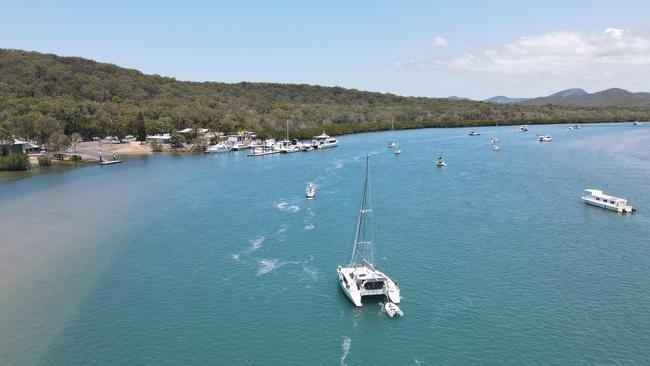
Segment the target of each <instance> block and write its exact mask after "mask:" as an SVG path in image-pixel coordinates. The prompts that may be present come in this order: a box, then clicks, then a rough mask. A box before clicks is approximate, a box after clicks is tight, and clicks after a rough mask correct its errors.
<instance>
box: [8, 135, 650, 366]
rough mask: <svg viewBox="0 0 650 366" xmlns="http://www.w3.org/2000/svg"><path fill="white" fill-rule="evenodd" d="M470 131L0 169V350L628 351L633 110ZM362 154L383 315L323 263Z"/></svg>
mask: <svg viewBox="0 0 650 366" xmlns="http://www.w3.org/2000/svg"><path fill="white" fill-rule="evenodd" d="M481 132H482V133H483V135H482V136H479V137H468V136H467V135H466V133H467V130H465V129H427V130H415V131H402V132H400V133H399V136H400V141H401V145H402V155H401V156H394V155H393V154H392V151H391V150H389V149H387V148H386V142H387V140H388V139H389V138H390V133H372V134H362V135H353V136H344V137H342V138H341V139H340V146H339V147H338V148H336V149H329V150H324V151H315V152H310V153H298V154H289V155H286V156H278V155H275V156H267V157H262V158H249V157H246V155H245V153H244V152H239V153H228V154H221V155H205V156H204V155H181V156H159V157H152V158H140V159H130V160H128V161H126V162H125V163H124V164H121V165H117V166H109V167H102V168H100V167H97V166H89V167H85V168H80V169H73V170H68V171H65V172H57V173H53V174H38V175H31V176H29V177H25V178H20V177H17V176H15V175H14V176H11V177H9V178H7V177H6V176H4V178H3V177H0V179H3V180H2V181H0V212H2V216H3V219H2V220H1V221H0V242H1V243H2V244H0V364H2V365H118V364H121V365H177V364H184V365H206V364H215V365H216V364H221V365H227V364H232V365H235V364H245V365H269V364H284V365H304V364H310V365H332V364H341V365H372V364H376V365H403V364H421V365H433V364H456V365H468V364H475V365H486V364H487V365H539V364H553V365H578V364H639V365H642V364H645V365H647V364H650V347H649V345H650V330H649V329H650V328H649V327H648V326H649V325H650V287H649V286H648V279H649V278H650V240H649V239H648V238H650V184H649V182H650V128H647V127H645V126H644V127H639V128H634V127H631V126H630V124H600V125H583V128H581V129H579V130H577V131H568V130H567V126H563V125H557V126H531V128H530V131H529V132H528V133H520V132H518V131H517V128H516V127H501V128H499V129H498V130H495V128H494V127H492V128H484V129H482V130H481ZM536 132H540V133H550V134H552V135H553V137H554V141H553V142H551V143H547V144H541V143H538V142H536V137H535V133H536ZM494 133H497V134H498V137H499V139H500V142H501V146H502V151H500V152H492V151H491V149H490V144H489V139H490V138H491V137H492V136H493V135H494ZM440 152H443V153H444V156H445V158H446V159H447V162H448V166H447V167H445V168H436V167H435V166H434V161H435V158H436V157H437V155H438V154H439V153H440ZM367 153H369V154H371V179H372V186H373V201H374V212H373V215H374V224H375V237H376V247H375V257H376V259H377V261H378V262H379V265H380V266H381V268H382V269H383V270H385V271H386V272H387V273H388V274H389V275H391V276H392V277H393V278H394V279H395V280H397V281H398V282H399V283H400V285H401V289H402V295H403V302H402V309H403V310H404V312H405V317H404V318H402V319H390V318H388V317H387V316H386V315H385V314H383V313H382V312H381V303H380V301H381V300H377V301H367V302H366V304H365V306H364V307H363V308H360V309H357V308H355V307H353V306H352V304H351V303H350V302H349V301H348V300H347V299H346V297H345V296H344V295H343V294H342V292H341V291H340V289H339V288H338V284H337V281H336V272H335V270H336V266H337V265H338V264H345V263H346V262H347V261H348V260H349V256H350V254H351V249H352V241H353V237H354V224H355V220H356V214H357V213H356V210H357V209H358V203H359V199H360V195H361V188H362V179H363V164H364V157H365V155H366V154H367ZM310 178H312V179H314V180H315V181H316V183H317V187H318V188H317V197H316V199H315V200H314V201H313V202H307V201H306V200H305V199H304V196H303V194H304V189H305V184H306V181H307V180H309V179H310ZM584 188H599V189H602V190H604V191H605V192H607V193H611V194H614V195H620V196H626V197H627V198H629V199H630V200H631V201H632V203H633V204H634V205H635V206H637V207H638V209H639V211H638V212H637V213H636V214H635V215H627V216H623V215H619V214H616V213H612V212H609V211H605V210H602V209H598V208H594V207H590V206H587V205H585V204H583V203H582V202H581V201H580V200H579V199H578V197H579V195H580V193H581V191H582V189H584Z"/></svg>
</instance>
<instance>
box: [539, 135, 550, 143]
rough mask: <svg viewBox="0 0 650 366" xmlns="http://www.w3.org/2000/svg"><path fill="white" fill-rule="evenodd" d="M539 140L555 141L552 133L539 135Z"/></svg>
mask: <svg viewBox="0 0 650 366" xmlns="http://www.w3.org/2000/svg"><path fill="white" fill-rule="evenodd" d="M538 141H539V142H551V141H553V137H552V136H551V135H541V136H539V139H538Z"/></svg>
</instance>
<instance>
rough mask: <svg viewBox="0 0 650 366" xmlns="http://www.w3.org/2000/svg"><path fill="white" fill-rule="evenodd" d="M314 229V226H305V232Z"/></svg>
mask: <svg viewBox="0 0 650 366" xmlns="http://www.w3.org/2000/svg"><path fill="white" fill-rule="evenodd" d="M314 227H315V226H314V224H307V225H305V230H311V229H313V228H314Z"/></svg>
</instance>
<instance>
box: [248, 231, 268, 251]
mask: <svg viewBox="0 0 650 366" xmlns="http://www.w3.org/2000/svg"><path fill="white" fill-rule="evenodd" d="M265 239H266V237H265V236H264V235H262V236H260V237H258V238H257V239H251V240H249V242H250V243H251V249H250V252H254V251H256V250H258V249H260V248H261V247H262V243H264V240H265Z"/></svg>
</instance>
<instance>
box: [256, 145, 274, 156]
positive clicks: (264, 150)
mask: <svg viewBox="0 0 650 366" xmlns="http://www.w3.org/2000/svg"><path fill="white" fill-rule="evenodd" d="M278 153H280V151H278V150H275V149H267V148H264V147H256V148H255V149H252V150H251V152H250V154H248V156H265V155H273V154H278Z"/></svg>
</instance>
